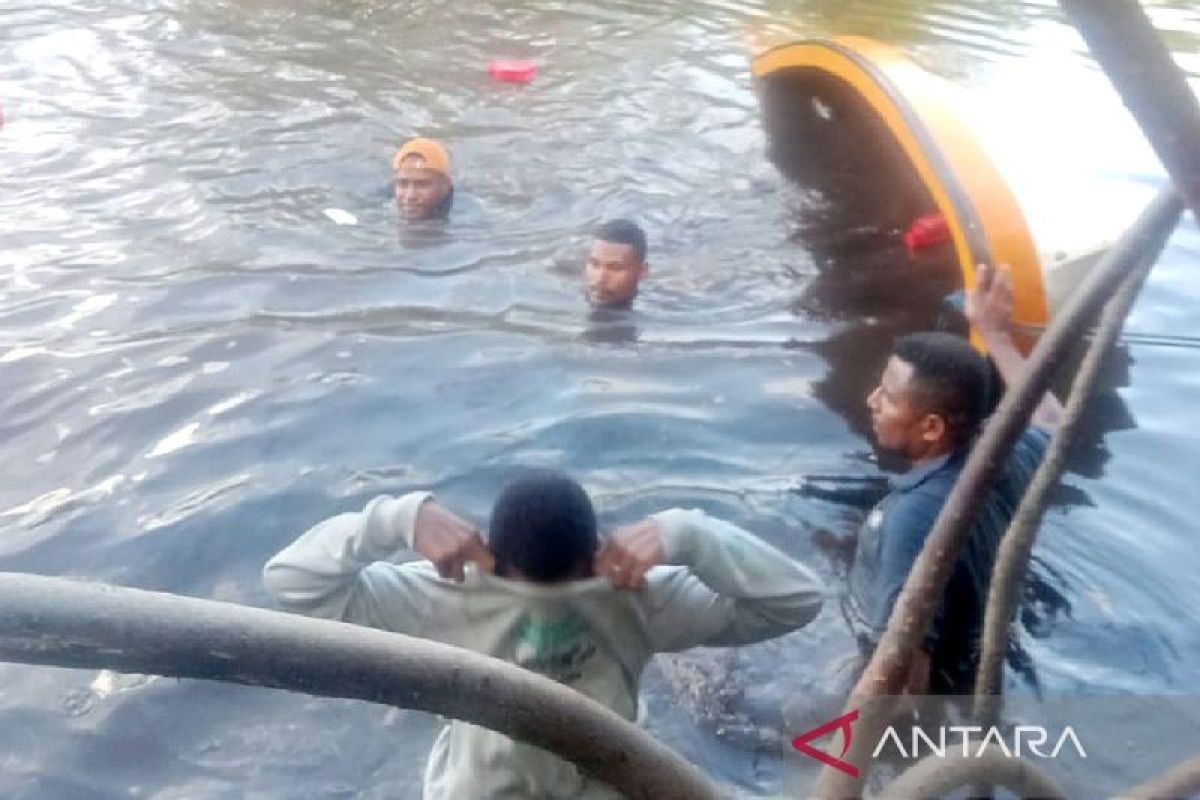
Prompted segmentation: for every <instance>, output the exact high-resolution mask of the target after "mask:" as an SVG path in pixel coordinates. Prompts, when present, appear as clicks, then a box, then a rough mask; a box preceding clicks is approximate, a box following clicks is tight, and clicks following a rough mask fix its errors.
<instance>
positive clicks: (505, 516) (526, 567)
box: [488, 470, 598, 583]
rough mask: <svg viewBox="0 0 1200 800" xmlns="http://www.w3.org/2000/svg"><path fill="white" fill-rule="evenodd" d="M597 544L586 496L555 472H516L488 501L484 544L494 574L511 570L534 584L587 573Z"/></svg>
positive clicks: (593, 513)
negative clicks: (489, 512)
mask: <svg viewBox="0 0 1200 800" xmlns="http://www.w3.org/2000/svg"><path fill="white" fill-rule="evenodd" d="M597 545H598V539H597V534H596V512H595V510H594V509H593V508H592V501H591V499H590V498H589V497H588V495H587V492H585V491H584V489H583V487H582V486H580V485H579V483H578V482H576V481H575V480H574V479H573V478H571V477H570V476H568V475H565V474H563V473H561V472H557V471H555V470H536V471H533V472H529V473H527V474H525V475H522V476H521V477H519V478H517V479H515V480H513V481H512V482H511V483H509V484H508V485H507V486H505V487H504V489H503V491H501V492H500V497H498V498H497V499H496V504H495V505H494V506H492V518H491V522H490V523H489V525H488V547H489V549H490V550H491V551H492V555H494V556H495V557H496V573H497V574H498V575H502V576H503V575H511V573H512V571H513V570H514V569H515V570H517V571H519V572H520V573H521V575H522V576H523V577H525V578H527V579H528V580H531V581H536V582H538V583H554V582H557V581H562V580H567V579H569V578H574V577H582V576H583V575H590V574H591V572H590V570H591V565H592V559H593V557H594V556H595V554H596V547H597Z"/></svg>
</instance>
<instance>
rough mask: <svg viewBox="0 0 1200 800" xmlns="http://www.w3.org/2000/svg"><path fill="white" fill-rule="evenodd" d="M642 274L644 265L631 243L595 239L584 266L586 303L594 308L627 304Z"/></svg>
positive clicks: (644, 270)
mask: <svg viewBox="0 0 1200 800" xmlns="http://www.w3.org/2000/svg"><path fill="white" fill-rule="evenodd" d="M645 274H646V264H645V263H644V262H643V261H641V260H639V259H638V257H637V253H636V251H635V250H634V249H633V246H632V245H628V244H620V243H618V242H606V241H604V240H603V239H595V240H594V241H593V242H592V249H591V250H590V251H589V252H588V258H587V267H586V269H585V277H586V279H587V290H586V291H587V299H588V302H589V303H591V304H592V305H593V306H595V307H597V308H620V307H624V306H627V305H629V304H630V303H632V302H633V298H634V297H636V296H637V292H638V282H639V281H641V279H642V278H643V277H644V276H645Z"/></svg>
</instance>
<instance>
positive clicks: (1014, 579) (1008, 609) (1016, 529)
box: [974, 189, 1183, 726]
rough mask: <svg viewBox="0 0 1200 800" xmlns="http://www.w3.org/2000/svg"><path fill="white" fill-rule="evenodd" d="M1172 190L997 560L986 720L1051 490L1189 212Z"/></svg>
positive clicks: (980, 689) (980, 702)
mask: <svg viewBox="0 0 1200 800" xmlns="http://www.w3.org/2000/svg"><path fill="white" fill-rule="evenodd" d="M1166 193H1167V194H1169V195H1170V196H1171V197H1173V198H1175V200H1174V204H1173V206H1171V208H1173V210H1170V209H1168V210H1166V211H1164V213H1163V214H1162V215H1161V216H1159V217H1155V218H1153V219H1148V220H1146V222H1145V224H1146V225H1150V226H1153V228H1152V230H1149V231H1148V232H1147V233H1148V234H1149V235H1150V237H1151V238H1148V239H1145V240H1143V242H1144V244H1143V247H1144V248H1145V249H1144V250H1142V251H1141V252H1140V253H1139V257H1140V259H1141V260H1140V262H1138V263H1137V264H1136V265H1135V266H1134V268H1133V270H1132V271H1131V272H1130V273H1129V275H1128V276H1127V277H1126V278H1125V280H1124V282H1123V283H1122V284H1121V288H1120V290H1119V291H1118V292H1117V294H1116V295H1115V296H1114V297H1113V298H1112V300H1110V301H1109V303H1108V304H1107V305H1106V306H1105V307H1104V312H1103V313H1102V314H1101V316H1100V324H1099V326H1098V327H1097V329H1096V332H1095V334H1094V336H1093V337H1092V341H1091V343H1090V344H1089V345H1088V350H1087V354H1086V355H1085V356H1084V359H1083V363H1082V364H1081V365H1080V368H1079V372H1078V373H1077V374H1076V376H1075V380H1074V382H1073V383H1072V384H1071V394H1070V396H1069V397H1068V398H1067V407H1066V411H1065V413H1064V415H1063V422H1062V425H1061V426H1060V427H1059V429H1058V430H1057V431H1056V432H1055V434H1054V439H1053V440H1052V441H1051V442H1050V447H1049V449H1048V450H1047V452H1046V455H1045V457H1044V458H1043V459H1042V463H1041V464H1040V465H1039V466H1038V469H1037V472H1036V473H1034V476H1033V480H1031V481H1030V484H1029V488H1028V489H1027V490H1026V492H1025V496H1024V497H1023V498H1022V499H1021V504H1020V505H1019V506H1018V507H1017V511H1016V513H1015V514H1014V515H1013V518H1012V521H1011V522H1010V523H1009V526H1008V530H1007V531H1006V532H1005V534H1004V538H1003V539H1002V540H1001V542H1000V548H999V550H998V551H997V553H996V564H995V567H994V568H993V570H992V580H991V584H990V585H989V587H988V599H987V610H986V612H985V613H984V617H983V620H984V622H983V638H982V653H981V655H980V659H979V673H978V674H977V675H976V676H975V713H974V715H975V718H976V720H977V721H979V723H980V724H981V725H984V726H988V725H993V724H995V721H996V718H997V717H998V716H999V712H1000V705H1001V691H1002V685H1003V675H1004V653H1005V651H1006V650H1007V649H1008V626H1009V621H1010V620H1011V619H1012V616H1013V611H1014V610H1015V608H1016V606H1017V603H1018V602H1020V596H1021V589H1022V587H1023V586H1024V581H1025V571H1026V569H1027V568H1028V566H1029V556H1030V554H1031V553H1032V552H1033V544H1034V540H1035V539H1036V538H1037V532H1038V526H1039V525H1040V524H1041V521H1042V514H1043V513H1044V512H1045V510H1046V504H1047V501H1048V498H1049V495H1050V491H1051V490H1052V489H1053V488H1054V486H1055V485H1056V484H1057V483H1058V479H1059V477H1060V476H1061V475H1062V472H1063V469H1065V467H1066V461H1067V453H1068V450H1069V449H1070V447H1071V443H1072V441H1073V440H1074V438H1075V431H1076V429H1077V428H1078V426H1079V420H1080V419H1081V418H1082V417H1083V413H1084V410H1085V409H1086V408H1087V404H1088V401H1089V400H1090V399H1091V396H1092V391H1093V389H1094V388H1095V386H1096V383H1097V381H1098V380H1099V377H1100V370H1101V367H1102V366H1103V363H1104V358H1105V356H1106V355H1107V354H1108V352H1109V351H1110V350H1111V349H1112V346H1113V344H1114V343H1115V342H1116V341H1117V338H1118V337H1119V336H1120V334H1121V326H1123V325H1124V324H1125V318H1126V317H1127V316H1129V309H1130V308H1131V307H1132V306H1133V302H1134V300H1136V299H1137V296H1138V292H1140V291H1141V288H1142V284H1143V283H1144V282H1145V280H1146V276H1147V275H1149V274H1150V269H1151V268H1152V267H1153V266H1154V262H1155V261H1156V260H1157V259H1158V254H1159V253H1160V252H1161V251H1162V248H1163V246H1164V245H1165V244H1166V242H1167V238H1168V237H1169V236H1170V234H1171V231H1172V230H1173V229H1174V227H1175V225H1176V224H1177V223H1178V221H1179V215H1180V214H1182V213H1183V204H1182V202H1180V201H1179V199H1178V195H1176V194H1175V190H1174V189H1167V190H1166ZM1139 224H1140V223H1139Z"/></svg>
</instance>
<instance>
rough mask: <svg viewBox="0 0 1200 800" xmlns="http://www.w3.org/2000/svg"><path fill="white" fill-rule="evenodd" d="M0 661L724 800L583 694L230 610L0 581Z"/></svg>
mask: <svg viewBox="0 0 1200 800" xmlns="http://www.w3.org/2000/svg"><path fill="white" fill-rule="evenodd" d="M0 660H6V661H17V662H23V663H28V664H49V665H53V666H58V667H88V668H92V669H102V668H104V669H113V670H116V671H118V672H138V673H149V674H155V675H166V676H170V677H177V678H201V679H205V680H218V681H225V682H228V683H241V684H247V685H250V686H268V687H272V688H276V689H288V690H291V691H299V692H307V693H308V694H315V695H322V696H325V697H349V698H356V699H360V700H369V701H371V702H374V703H385V704H388V705H393V706H399V707H401V708H415V709H419V710H422V711H428V712H431V713H434V714H441V715H443V716H446V717H451V718H454V719H459V720H463V721H465V722H470V723H474V724H476V725H482V726H484V727H486V728H490V729H491V730H494V731H499V732H500V733H503V734H505V735H507V736H511V737H512V738H514V739H518V740H520V741H523V742H527V743H529V744H532V745H536V746H538V747H542V748H544V749H546V750H549V751H550V752H552V753H554V754H556V755H558V756H559V757H561V758H564V759H566V760H568V761H571V762H573V763H574V764H576V765H577V766H578V767H579V768H580V770H581V771H583V772H584V773H585V774H587V775H589V776H591V777H593V778H595V779H597V780H599V781H602V782H603V783H606V784H608V785H609V786H612V787H613V788H615V789H617V790H618V791H620V792H621V793H622V794H624V795H625V796H626V797H630V798H641V799H642V800H664V798H672V799H673V800H697V799H698V798H704V800H715V799H716V798H717V797H718V796H719V793H718V791H717V789H716V787H715V786H714V785H713V784H712V782H711V781H709V780H708V778H706V777H705V776H704V774H703V773H701V772H700V771H699V770H698V769H696V768H695V767H694V766H692V765H691V764H689V763H687V762H686V761H684V760H683V759H682V758H680V757H679V756H678V755H676V754H675V753H673V752H672V751H671V750H669V749H668V748H667V747H665V746H664V745H662V744H660V743H659V742H657V741H655V740H654V739H653V738H652V737H651V736H650V735H649V734H647V733H645V732H644V731H642V730H641V729H640V728H638V727H637V726H636V725H634V724H633V723H631V722H629V721H628V720H626V719H624V718H622V717H620V716H618V715H617V714H616V713H614V712H612V711H610V710H609V709H607V708H605V707H604V706H601V705H600V704H598V703H596V702H593V701H592V700H590V699H588V698H587V697H584V696H583V695H582V694H580V693H579V692H577V691H575V690H573V689H570V688H568V687H566V686H563V685H561V684H559V683H556V682H554V681H552V680H550V679H548V678H544V677H542V676H540V675H536V674H534V673H532V672H529V671H528V670H524V669H521V668H520V667H517V666H514V665H512V664H508V663H506V662H504V661H501V660H499V659H495V658H488V657H486V656H482V655H479V654H477V653H473V652H470V651H468V650H463V649H460V648H457V647H450V646H448V645H443V644H439V643H436V642H430V641H427V640H424V639H416V638H413V637H409V636H402V635H400V634H395V633H387V632H384V631H379V630H373V629H370V628H364V627H360V626H357V625H347V624H345V623H341V622H331V621H328V620H319V619H310V618H308V617H301V616H296V615H292V614H284V613H281V612H278V611H268V610H265V609H260V608H249V607H246V606H240V605H235V604H232V603H219V602H216V601H212V600H198V599H194V598H189V597H179V596H177V595H171V594H164V593H160V592H145V591H140V590H137V589H125V588H119V587H115V586H106V585H103V584H96V583H81V582H77V581H70V580H65V579H62V578H46V577H41V576H35V575H18V574H13V573H0Z"/></svg>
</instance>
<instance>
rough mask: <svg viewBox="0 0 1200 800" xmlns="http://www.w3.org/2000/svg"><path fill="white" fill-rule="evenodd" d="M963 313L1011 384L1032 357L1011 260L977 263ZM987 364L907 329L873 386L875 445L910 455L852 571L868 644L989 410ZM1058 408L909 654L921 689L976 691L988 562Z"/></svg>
mask: <svg viewBox="0 0 1200 800" xmlns="http://www.w3.org/2000/svg"><path fill="white" fill-rule="evenodd" d="M967 317H968V319H969V320H970V321H971V323H972V325H973V326H974V327H975V330H976V331H977V332H978V333H979V334H980V336H981V337H982V339H983V341H984V344H985V345H986V347H987V349H988V352H989V354H990V355H991V356H992V359H993V360H994V361H995V363H996V366H997V368H998V370H999V372H1000V375H1001V376H1002V377H1003V378H1004V380H1005V382H1006V383H1011V382H1012V381H1013V380H1014V379H1015V378H1016V377H1017V376H1018V375H1019V374H1020V372H1021V370H1022V369H1023V368H1024V363H1025V359H1024V357H1023V356H1022V355H1021V352H1020V351H1019V350H1018V349H1017V347H1016V345H1015V344H1014V343H1013V339H1012V335H1011V332H1010V328H1011V320H1012V282H1011V279H1010V278H1009V276H1008V273H1007V272H1006V271H1004V270H999V271H997V270H993V269H990V268H988V267H986V266H982V265H981V266H980V267H979V273H978V279H977V281H976V285H975V287H974V288H973V289H972V291H971V292H970V294H969V295H968V298H967ZM989 382H990V370H989V368H988V366H987V362H986V361H985V360H984V358H983V357H982V356H980V355H979V354H978V353H976V352H975V350H974V349H973V348H972V347H971V346H970V345H969V344H968V343H967V342H966V341H965V340H963V339H960V338H958V337H956V336H951V335H949V334H941V333H921V334H914V335H912V336H906V337H904V338H902V339H900V340H899V341H898V342H897V343H896V346H895V348H894V349H893V354H892V357H891V358H890V359H889V360H888V363H887V366H886V368H885V369H884V371H883V375H882V377H881V379H880V383H879V386H878V387H877V388H876V389H875V390H874V391H873V392H872V393H871V395H870V397H869V398H868V400H867V405H868V406H869V407H870V409H871V425H872V428H873V430H874V432H875V436H876V439H877V441H878V443H879V446H880V447H881V448H883V449H887V450H894V451H896V452H898V453H900V454H902V455H903V456H905V457H906V458H907V459H908V460H909V461H911V462H912V465H913V466H912V468H911V469H910V470H909V471H908V472H907V473H905V474H904V475H902V476H900V477H899V478H897V479H896V480H895V481H893V485H892V491H891V493H890V494H888V496H887V497H885V498H884V499H883V500H882V501H881V502H880V503H879V505H877V506H876V507H875V508H874V509H873V510H872V511H871V513H870V515H869V516H868V517H867V521H866V523H865V524H864V525H863V527H862V530H861V531H860V533H859V539H858V545H857V551H856V554H855V559H854V567H853V569H852V570H851V573H850V591H851V600H852V602H853V604H854V605H855V606H856V611H857V612H858V614H859V615H860V616H861V617H862V618H863V619H864V620H865V622H866V623H867V626H868V634H867V638H868V639H869V640H870V642H871V643H872V644H874V643H875V642H877V641H878V636H879V635H880V634H881V633H882V632H883V629H884V628H885V627H886V626H887V621H888V617H889V616H890V615H891V613H892V607H893V606H894V605H895V602H896V598H897V596H898V595H899V594H900V590H901V588H903V586H904V582H905V580H906V579H907V578H908V573H909V571H910V570H911V569H912V565H913V562H914V561H915V560H916V558H917V554H919V553H920V552H921V548H922V546H923V545H924V543H925V538H926V537H927V536H928V535H929V532H930V530H931V529H932V527H933V523H934V521H935V520H936V519H937V516H938V513H939V512H940V511H941V509H942V506H943V505H944V504H945V501H946V497H947V496H948V495H949V494H950V490H951V489H952V488H953V486H954V483H955V481H956V480H957V479H958V475H959V473H960V472H961V471H962V468H963V465H964V464H965V462H966V458H967V454H968V452H969V449H970V446H971V443H972V441H973V440H974V437H975V435H976V433H977V432H978V430H979V428H980V426H981V424H982V422H983V420H984V416H985V415H986V413H987V407H988V395H989ZM1061 416H1062V407H1061V406H1060V405H1059V403H1058V401H1057V400H1055V399H1054V397H1053V396H1051V395H1050V394H1047V395H1046V396H1045V397H1044V398H1043V400H1042V402H1041V404H1040V405H1039V406H1038V408H1037V410H1036V411H1035V413H1034V416H1033V420H1032V426H1031V427H1030V428H1029V429H1028V430H1026V431H1025V432H1024V433H1023V434H1022V435H1021V437H1020V439H1019V440H1018V441H1017V444H1016V446H1015V448H1014V450H1013V453H1012V455H1011V457H1010V458H1009V461H1008V463H1007V464H1006V465H1005V467H1004V469H1003V470H1002V471H1001V473H1000V475H999V476H998V477H997V479H996V481H995V483H994V484H993V486H992V489H991V491H990V493H989V495H988V497H987V500H986V502H985V503H984V504H983V506H982V507H981V508H980V509H979V511H978V513H977V516H976V519H975V521H974V524H973V525H972V527H971V531H970V534H969V537H968V539H967V543H966V545H965V547H964V548H963V552H962V555H961V556H960V557H959V560H958V562H957V563H956V564H955V567H954V571H953V573H952V574H951V577H950V581H949V583H948V584H947V586H946V592H945V594H944V595H943V597H942V603H941V605H940V607H939V609H938V612H937V615H936V616H935V618H934V621H933V623H932V625H931V626H930V629H929V631H927V633H926V637H925V641H924V643H923V645H922V647H921V649H920V650H919V651H918V654H917V657H916V658H915V659H914V662H913V669H912V672H911V673H910V675H909V681H908V687H907V688H908V690H909V691H910V692H912V693H913V694H930V693H932V694H964V693H969V692H970V691H971V690H972V684H973V682H974V676H975V671H976V668H977V667H978V662H979V636H980V632H981V629H982V626H983V612H984V607H985V605H986V603H987V593H988V585H989V583H990V581H991V574H992V565H993V563H994V561H995V558H996V550H997V548H998V546H999V543H1000V539H1001V537H1002V536H1003V535H1004V531H1005V530H1006V529H1007V527H1008V523H1009V521H1010V520H1011V519H1012V515H1013V513H1014V512H1015V511H1016V508H1017V505H1018V504H1019V503H1020V502H1021V497H1022V495H1023V494H1024V492H1025V488H1026V486H1027V485H1028V483H1029V480H1030V478H1031V477H1032V476H1033V473H1034V471H1035V470H1036V469H1037V466H1038V464H1039V463H1040V461H1041V458H1042V455H1043V454H1044V453H1045V451H1046V445H1047V443H1048V442H1049V431H1051V430H1053V429H1054V428H1055V427H1056V426H1057V425H1058V423H1059V420H1060V418H1061Z"/></svg>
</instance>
